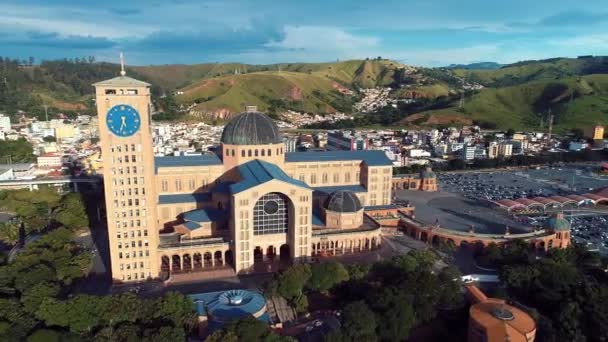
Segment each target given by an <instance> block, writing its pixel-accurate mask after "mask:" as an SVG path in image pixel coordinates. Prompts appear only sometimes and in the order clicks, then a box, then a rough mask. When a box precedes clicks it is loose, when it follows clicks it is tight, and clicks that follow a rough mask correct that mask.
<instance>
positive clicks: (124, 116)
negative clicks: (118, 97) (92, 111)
mask: <svg viewBox="0 0 608 342" xmlns="http://www.w3.org/2000/svg"><path fill="white" fill-rule="evenodd" d="M106 124H107V125H108V129H109V130H110V132H112V133H114V134H115V135H117V136H119V137H130V136H132V135H133V134H135V133H136V132H137V131H138V130H139V126H140V125H141V120H140V118H139V113H138V112H137V110H135V108H133V107H131V106H129V105H116V106H114V107H112V108H110V110H109V111H108V115H107V116H106Z"/></svg>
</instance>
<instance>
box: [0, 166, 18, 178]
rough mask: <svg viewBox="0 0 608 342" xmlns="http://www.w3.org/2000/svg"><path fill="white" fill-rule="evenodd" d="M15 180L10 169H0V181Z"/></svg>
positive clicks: (4, 167)
mask: <svg viewBox="0 0 608 342" xmlns="http://www.w3.org/2000/svg"><path fill="white" fill-rule="evenodd" d="M13 179H15V174H14V172H13V169H12V168H11V167H6V166H3V167H0V181H8V180H13Z"/></svg>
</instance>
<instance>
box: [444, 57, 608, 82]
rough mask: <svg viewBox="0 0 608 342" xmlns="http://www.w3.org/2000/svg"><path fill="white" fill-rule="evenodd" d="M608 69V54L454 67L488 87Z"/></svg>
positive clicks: (593, 72)
mask: <svg viewBox="0 0 608 342" xmlns="http://www.w3.org/2000/svg"><path fill="white" fill-rule="evenodd" d="M605 73H608V57H601V56H598V57H581V58H552V59H547V60H540V61H525V62H519V63H514V64H509V65H504V66H502V67H501V68H499V69H496V70H466V69H457V70H453V74H454V75H455V76H457V77H465V78H466V79H467V80H470V81H473V82H477V83H480V84H483V85H484V86H486V87H507V86H514V85H519V84H524V83H527V82H532V81H540V80H556V79H560V78H565V77H572V76H583V75H591V74H605Z"/></svg>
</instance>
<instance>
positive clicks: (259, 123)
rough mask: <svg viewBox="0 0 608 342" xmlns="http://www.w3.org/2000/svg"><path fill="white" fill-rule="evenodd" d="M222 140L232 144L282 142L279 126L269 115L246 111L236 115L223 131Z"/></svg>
mask: <svg viewBox="0 0 608 342" xmlns="http://www.w3.org/2000/svg"><path fill="white" fill-rule="evenodd" d="M220 141H221V142H222V143H224V144H230V145H265V144H280V143H281V142H282V139H281V134H280V133H279V127H277V125H276V124H275V123H274V121H273V120H272V119H271V118H270V117H268V116H267V115H265V114H263V113H260V112H256V111H250V112H244V113H241V114H239V115H237V116H235V117H234V118H233V119H232V120H230V122H228V124H227V125H226V127H224V131H223V132H222V138H221V139H220Z"/></svg>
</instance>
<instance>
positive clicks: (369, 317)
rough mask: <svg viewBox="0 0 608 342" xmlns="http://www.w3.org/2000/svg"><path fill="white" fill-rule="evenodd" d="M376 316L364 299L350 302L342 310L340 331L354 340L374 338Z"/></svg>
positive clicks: (370, 339) (371, 339)
mask: <svg viewBox="0 0 608 342" xmlns="http://www.w3.org/2000/svg"><path fill="white" fill-rule="evenodd" d="M376 327H377V324H376V317H375V315H374V313H373V312H372V311H371V310H370V309H369V307H368V306H367V304H365V302H364V301H356V302H352V303H350V304H348V305H346V306H345V307H344V310H343V312H342V328H343V329H342V331H343V332H344V334H345V335H346V336H348V337H350V338H351V339H352V340H354V341H374V340H376Z"/></svg>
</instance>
